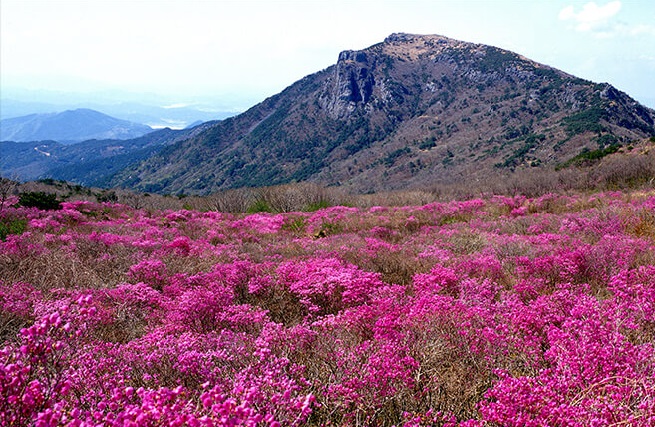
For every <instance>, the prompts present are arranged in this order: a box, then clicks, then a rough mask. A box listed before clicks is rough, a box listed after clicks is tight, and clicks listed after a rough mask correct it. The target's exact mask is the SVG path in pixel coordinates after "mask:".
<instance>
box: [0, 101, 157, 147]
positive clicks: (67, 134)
mask: <svg viewBox="0 0 655 427" xmlns="http://www.w3.org/2000/svg"><path fill="white" fill-rule="evenodd" d="M152 131H153V129H152V128H151V127H150V126H147V125H143V124H140V123H134V122H130V121H127V120H122V119H117V118H115V117H111V116H109V115H107V114H104V113H101V112H99V111H96V110H92V109H89V108H78V109H75V110H65V111H62V112H58V113H36V114H29V115H26V116H20V117H13V118H9V119H3V120H2V121H0V140H2V141H15V142H29V141H45V140H53V141H58V142H62V143H69V144H70V143H76V142H82V141H86V140H91V139H119V140H124V139H132V138H138V137H140V136H142V135H145V134H146V133H149V132H152Z"/></svg>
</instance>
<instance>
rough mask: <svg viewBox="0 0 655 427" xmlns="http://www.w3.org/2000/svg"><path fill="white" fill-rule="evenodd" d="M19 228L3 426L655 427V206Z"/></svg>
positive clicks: (5, 336) (519, 207) (20, 216)
mask: <svg viewBox="0 0 655 427" xmlns="http://www.w3.org/2000/svg"><path fill="white" fill-rule="evenodd" d="M0 221H2V222H3V223H4V224H12V227H14V228H11V229H12V230H18V231H15V232H10V233H7V235H6V237H5V239H4V241H2V242H0V340H1V341H2V342H1V344H0V348H1V350H0V425H2V426H31V425H36V426H55V425H57V426H59V425H66V426H169V425H170V426H183V425H188V426H269V427H275V426H407V427H414V426H453V427H454V426H462V427H478V426H571V427H573V426H653V425H655V194H653V193H652V192H651V193H645V192H642V193H636V192H632V193H603V194H593V195H578V196H564V195H555V194H549V195H546V196H542V197H540V198H536V199H527V198H524V197H513V198H508V197H499V196H496V197H488V198H484V199H476V200H468V201H458V202H449V203H433V204H429V205H425V206H417V207H373V208H369V209H362V208H350V207H331V208H326V209H323V210H319V211H317V212H294V213H286V214H263V213H262V214H253V215H245V214H243V215H235V214H224V213H219V212H199V211H191V210H181V211H146V210H135V209H132V208H129V207H127V206H123V205H117V204H99V203H90V202H67V203H63V209H61V210H56V211H39V210H37V209H34V208H21V207H15V206H8V207H4V208H3V209H2V210H1V211H0ZM16 224H18V225H16Z"/></svg>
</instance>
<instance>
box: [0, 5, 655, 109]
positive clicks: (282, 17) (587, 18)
mask: <svg viewBox="0 0 655 427" xmlns="http://www.w3.org/2000/svg"><path fill="white" fill-rule="evenodd" d="M0 19H1V22H0V23H1V25H0V69H1V70H2V73H1V75H0V93H2V99H3V100H15V101H21V102H32V103H39V102H41V103H44V104H54V103H59V104H60V105H67V106H68V105H76V106H79V107H86V106H89V105H90V104H93V103H95V104H98V105H102V104H106V105H110V104H112V103H114V104H119V103H121V102H123V103H143V104H147V105H152V106H155V105H156V106H158V107H169V108H173V107H176V106H181V105H184V106H186V107H189V108H191V107H193V106H197V107H198V108H204V109H205V110H214V111H217V112H218V111H221V112H226V111H232V112H237V111H244V110H245V109H247V108H249V107H251V106H252V105H254V104H256V103H258V102H260V101H262V100H264V99H265V98H266V97H268V96H271V95H274V94H276V93H278V92H280V91H281V90H283V89H284V88H285V87H287V86H289V85H291V84H292V83H293V82H295V81H297V80H299V79H300V78H302V77H304V76H305V75H308V74H311V73H314V72H316V71H319V70H321V69H324V68H326V67H328V66H330V65H332V64H334V63H335V62H336V59H337V56H338V54H339V52H341V51H343V50H349V49H353V50H357V49H364V48H366V47H368V46H370V45H373V44H375V43H378V42H381V41H382V40H384V38H385V37H386V36H388V35H389V34H391V33H394V32H407V33H418V34H441V35H444V36H447V37H451V38H455V39H460V40H464V41H467V42H475V43H483V44H488V45H493V46H498V47H501V48H504V49H508V50H512V51H514V52H517V53H519V54H521V55H523V56H526V57H528V58H530V59H532V60H535V61H538V62H541V63H544V64H547V65H550V66H553V67H556V68H559V69H561V70H562V71H565V72H567V73H570V74H573V75H576V76H578V77H581V78H584V79H587V80H591V81H595V82H609V83H610V84H612V85H614V86H615V87H617V88H618V89H619V90H622V91H624V92H626V93H628V94H629V95H630V96H632V97H633V98H635V99H636V100H638V101H640V102H641V103H643V104H645V105H647V106H649V107H651V108H655V85H653V84H652V76H653V75H655V51H654V49H653V46H655V25H653V24H652V23H653V22H655V4H653V3H652V2H649V1H623V2H621V1H609V2H607V1H602V2H598V3H594V2H586V1H545V0H544V1H541V0H539V1H534V2H529V3H528V2H526V3H523V2H521V3H519V2H515V1H509V0H504V1H489V2H480V1H472V0H464V1H450V0H448V1H446V0H444V1H405V2H396V1H380V2H372V1H351V2H348V1H336V2H334V1H331V2H327V1H316V2H296V1H284V2H282V1H272V2H257V1H239V2H233V1H221V2H218V1H213V2H212V1H210V2H208V1H185V2H183V1H166V2H156V1H149V0H146V1H139V2H112V1H104V0H98V1H94V2H84V1H79V0H56V1H49V2H46V1H34V0H20V1H17V0H3V2H2V3H1V5H0Z"/></svg>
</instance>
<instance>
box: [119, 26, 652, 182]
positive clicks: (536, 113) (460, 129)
mask: <svg viewBox="0 0 655 427" xmlns="http://www.w3.org/2000/svg"><path fill="white" fill-rule="evenodd" d="M654 119H655V112H653V111H652V110H650V109H647V108H645V107H643V106H641V105H639V104H638V103H637V102H636V101H634V100H633V99H631V98H630V97H629V96H627V95H626V94H625V93H622V92H620V91H619V90H617V89H615V88H613V87H612V86H610V85H608V84H596V83H592V82H589V81H585V80H582V79H579V78H576V77H574V76H571V75H569V74H566V73H564V72H562V71H559V70H556V69H553V68H551V67H548V66H545V65H542V64H538V63H536V62H533V61H530V60H528V59H526V58H524V57H522V56H520V55H518V54H516V53H513V52H509V51H505V50H502V49H498V48H495V47H492V46H486V45H480V44H471V43H466V42H462V41H457V40H453V39H449V38H446V37H442V36H421V35H411V34H393V35H391V36H389V37H388V38H387V39H386V40H384V42H382V43H379V44H376V45H374V46H371V47H369V48H367V49H364V50H359V51H344V52H342V53H341V54H340V55H339V58H338V60H337V63H336V64H335V65H333V66H331V67H329V68H327V69H326V70H323V71H321V72H318V73H316V74H313V75H310V76H307V77H305V78H303V79H302V80H300V81H298V82H296V83H295V84H293V85H291V86H290V87H288V88H287V89H285V90H284V91H283V92H281V93H280V94H278V95H275V96H273V97H271V98H269V99H267V100H265V101H264V102H262V103H261V104H259V105H256V106H255V107H253V108H252V109H250V110H249V111H247V112H245V113H244V114H242V115H239V116H237V117H233V118H230V119H227V120H224V121H222V122H219V123H217V124H215V125H213V126H212V127H211V128H209V129H207V130H205V131H203V132H202V133H200V134H198V135H196V136H195V137H193V138H190V139H188V140H185V141H180V142H178V143H177V144H175V145H172V146H170V147H168V148H166V149H164V150H163V151H161V152H160V153H158V154H157V155H155V156H153V157H152V158H150V159H148V160H146V161H144V162H142V163H141V164H140V165H139V166H137V167H132V168H129V169H127V170H125V171H123V172H121V173H119V174H118V175H117V176H116V177H115V178H114V180H113V183H114V184H117V185H125V186H130V187H135V188H138V189H142V190H145V191H149V192H173V193H174V192H180V191H183V192H185V193H187V194H188V193H206V192H211V191H215V190H218V189H225V188H231V187H239V186H261V185H272V184H279V183H284V182H293V181H303V180H312V181H317V182H321V183H323V184H328V185H344V186H347V187H349V188H351V189H353V190H356V191H377V190H384V189H398V188H408V187H413V186H423V185H429V184H434V183H439V182H449V181H457V180H474V179H485V177H487V176H488V175H489V174H490V173H493V172H495V171H498V170H508V171H509V170H516V169H521V168H532V167H552V166H554V165H556V164H558V163H561V162H564V161H566V160H568V159H570V158H573V157H575V156H576V155H578V154H580V152H581V151H582V150H585V149H586V150H596V149H599V148H602V147H607V146H608V145H618V144H624V145H625V144H628V143H629V142H630V141H634V140H640V139H643V138H647V137H650V136H651V135H655V127H654Z"/></svg>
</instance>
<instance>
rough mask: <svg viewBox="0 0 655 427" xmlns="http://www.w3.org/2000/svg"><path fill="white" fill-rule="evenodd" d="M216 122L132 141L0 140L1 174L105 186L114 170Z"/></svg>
mask: <svg viewBox="0 0 655 427" xmlns="http://www.w3.org/2000/svg"><path fill="white" fill-rule="evenodd" d="M213 123H215V122H207V123H204V124H202V125H200V126H196V127H195V128H193V129H185V130H173V129H168V128H167V129H160V130H156V131H153V132H150V133H148V134H146V135H143V136H141V137H139V138H134V139H129V140H113V139H103V140H89V141H82V142H79V143H77V144H62V143H60V142H56V141H32V142H14V141H1V142H0V176H5V177H11V178H16V179H19V180H24V181H28V180H33V179H38V178H56V179H64V180H69V181H72V182H76V183H80V184H86V185H104V184H105V183H106V181H107V179H108V178H109V177H111V176H112V175H113V174H114V173H116V172H118V171H120V170H122V169H124V168H126V167H128V166H130V165H132V164H134V163H138V162H140V161H142V160H144V159H146V158H148V157H150V156H152V155H154V154H155V153H156V152H157V151H159V150H161V149H162V148H164V147H166V146H167V145H170V144H174V143H176V142H178V141H180V140H185V139H188V138H190V137H193V136H194V135H196V134H198V133H200V132H202V131H203V130H204V129H206V128H207V127H208V126H211V125H212V124H213Z"/></svg>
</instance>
